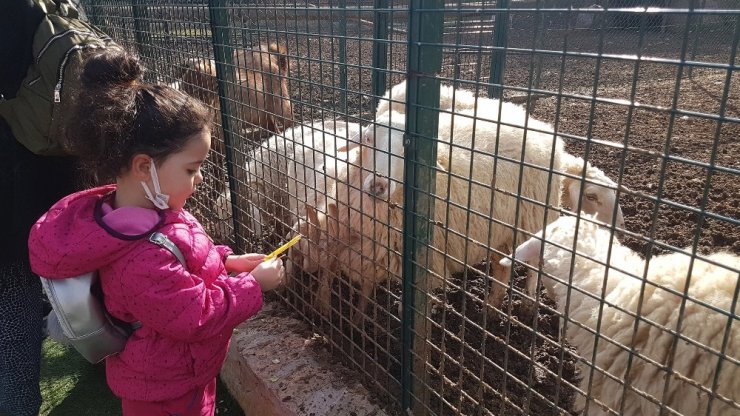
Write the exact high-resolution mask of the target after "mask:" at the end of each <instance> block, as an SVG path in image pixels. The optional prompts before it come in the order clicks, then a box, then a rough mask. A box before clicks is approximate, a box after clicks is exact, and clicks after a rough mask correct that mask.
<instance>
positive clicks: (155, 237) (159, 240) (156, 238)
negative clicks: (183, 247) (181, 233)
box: [149, 231, 187, 267]
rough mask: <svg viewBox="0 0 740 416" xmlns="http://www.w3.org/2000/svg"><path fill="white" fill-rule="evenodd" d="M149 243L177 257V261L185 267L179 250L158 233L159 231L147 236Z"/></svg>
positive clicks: (183, 258)
mask: <svg viewBox="0 0 740 416" xmlns="http://www.w3.org/2000/svg"><path fill="white" fill-rule="evenodd" d="M149 241H151V242H152V243H154V244H156V245H158V246H160V247H162V248H164V249H167V251H169V252H170V253H172V254H173V255H174V256H175V257H177V260H178V261H180V264H182V265H183V266H185V267H187V263H186V262H185V256H183V255H182V252H181V251H180V249H179V248H177V246H176V245H175V243H173V242H172V240H170V239H169V238H168V237H167V236H166V235H164V234H162V233H160V232H159V231H155V232H153V233H152V235H150V236H149Z"/></svg>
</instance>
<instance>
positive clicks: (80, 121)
mask: <svg viewBox="0 0 740 416" xmlns="http://www.w3.org/2000/svg"><path fill="white" fill-rule="evenodd" d="M143 74H144V67H143V66H142V65H141V63H140V61H139V58H138V57H136V56H135V55H133V54H130V53H128V52H126V51H125V50H123V49H120V48H109V49H106V50H104V51H102V52H99V53H96V54H94V55H91V56H90V57H88V58H87V60H86V62H85V66H84V68H83V70H82V73H81V75H80V80H81V85H82V89H81V91H80V92H79V94H78V96H77V99H76V100H75V102H74V103H73V109H72V116H71V117H70V122H69V125H68V126H67V129H66V131H67V138H66V142H67V147H68V148H69V149H70V151H71V152H72V154H74V155H76V156H78V157H79V158H80V160H81V162H82V163H83V166H86V167H88V168H90V169H91V170H92V173H93V175H94V176H95V177H96V178H97V179H98V182H103V181H110V180H114V179H115V178H116V177H117V176H118V175H120V174H121V173H122V172H124V171H125V170H126V169H127V168H128V165H129V163H130V161H131V159H132V158H133V156H134V155H136V154H139V153H144V154H147V155H149V156H151V157H152V158H154V159H155V160H162V159H163V158H165V157H167V156H168V155H169V154H171V153H173V152H175V151H177V150H179V149H180V148H182V147H183V146H184V142H185V139H187V138H188V137H189V136H191V135H193V134H195V133H198V132H200V131H202V130H204V129H207V128H208V124H209V122H210V114H209V111H208V109H207V108H205V107H204V106H203V105H202V104H201V103H200V102H199V101H197V100H196V99H194V98H191V97H190V96H188V95H187V94H184V93H182V92H180V91H177V90H174V89H172V88H170V87H167V86H164V85H153V84H149V83H147V82H144V81H143Z"/></svg>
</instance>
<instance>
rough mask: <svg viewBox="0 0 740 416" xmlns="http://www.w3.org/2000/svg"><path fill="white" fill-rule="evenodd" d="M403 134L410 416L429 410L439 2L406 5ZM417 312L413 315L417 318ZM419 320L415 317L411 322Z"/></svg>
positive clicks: (405, 383) (405, 374)
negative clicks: (430, 263)
mask: <svg viewBox="0 0 740 416" xmlns="http://www.w3.org/2000/svg"><path fill="white" fill-rule="evenodd" d="M409 12H410V13H409V16H410V24H409V28H410V30H409V38H408V68H407V74H406V75H407V80H408V83H407V91H406V97H407V107H406V131H405V135H404V147H405V149H406V151H405V156H404V159H405V173H404V176H405V177H404V224H403V233H404V238H403V322H402V325H403V332H402V340H403V356H402V367H403V370H402V380H401V388H402V395H403V397H402V405H403V408H404V409H413V410H414V414H425V413H427V411H428V406H429V390H428V386H427V383H426V367H427V362H428V360H429V354H428V343H427V338H428V336H429V334H430V333H431V331H430V325H429V319H428V316H429V307H428V302H427V296H428V294H429V287H430V285H429V282H428V271H427V270H426V268H425V267H423V266H424V265H425V264H426V263H427V262H426V261H425V259H426V258H427V254H428V245H429V243H430V242H431V241H432V231H433V229H432V228H431V224H432V223H433V219H434V198H433V197H432V195H433V193H434V190H435V183H436V182H435V181H436V179H435V176H436V175H435V173H436V172H435V167H436V165H437V146H436V138H437V134H438V131H437V130H438V125H439V86H440V82H439V78H438V77H437V74H438V73H439V71H440V70H441V69H442V47H441V42H442V32H443V29H444V1H442V0H433V1H432V0H412V1H411V4H410V10H409ZM417 311H418V312H417ZM416 315H420V316H416Z"/></svg>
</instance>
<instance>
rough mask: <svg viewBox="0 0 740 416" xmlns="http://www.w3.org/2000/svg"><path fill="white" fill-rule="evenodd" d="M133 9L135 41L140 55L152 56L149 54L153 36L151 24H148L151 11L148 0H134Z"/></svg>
mask: <svg viewBox="0 0 740 416" xmlns="http://www.w3.org/2000/svg"><path fill="white" fill-rule="evenodd" d="M131 10H132V12H133V15H134V41H135V42H136V49H138V50H139V56H141V57H143V58H152V56H150V55H149V50H150V46H151V44H152V37H151V33H150V31H149V30H148V29H149V27H150V25H149V24H148V23H149V11H148V9H147V6H146V0H132V1H131Z"/></svg>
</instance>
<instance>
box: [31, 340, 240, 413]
mask: <svg viewBox="0 0 740 416" xmlns="http://www.w3.org/2000/svg"><path fill="white" fill-rule="evenodd" d="M41 354H42V358H41V396H42V398H43V401H42V403H41V412H40V413H39V415H40V416H47V415H49V416H86V415H90V416H93V415H95V416H101V415H104V416H119V415H121V402H120V400H118V398H116V397H115V396H114V395H113V393H111V391H110V389H109V388H108V385H107V384H106V382H105V365H103V364H97V365H92V364H90V363H88V362H87V361H85V359H84V358H82V356H80V355H79V354H78V353H77V352H76V351H75V350H74V349H72V348H68V347H64V346H62V345H60V344H58V343H56V342H54V341H52V340H50V339H46V340H44V345H43V347H42V351H41ZM216 391H217V394H216V402H217V408H216V414H217V415H219V416H243V415H244V413H243V412H242V410H241V408H240V407H239V404H238V403H237V402H236V401H235V400H234V399H233V398H232V397H231V395H230V394H229V393H228V391H227V390H226V386H224V385H223V384H222V383H221V380H220V379H219V380H218V386H217V387H216Z"/></svg>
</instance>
